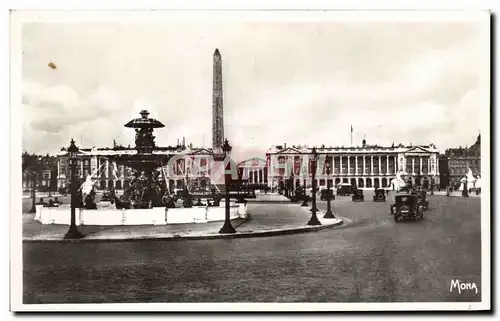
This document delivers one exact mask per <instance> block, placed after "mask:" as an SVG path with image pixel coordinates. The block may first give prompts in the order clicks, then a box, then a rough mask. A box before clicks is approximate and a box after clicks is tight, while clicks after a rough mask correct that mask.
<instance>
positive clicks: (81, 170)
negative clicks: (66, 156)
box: [80, 159, 84, 177]
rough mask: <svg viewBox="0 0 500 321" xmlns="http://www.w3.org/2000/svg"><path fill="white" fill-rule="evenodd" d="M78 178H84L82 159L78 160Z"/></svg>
mask: <svg viewBox="0 0 500 321" xmlns="http://www.w3.org/2000/svg"><path fill="white" fill-rule="evenodd" d="M80 177H84V176H83V159H80Z"/></svg>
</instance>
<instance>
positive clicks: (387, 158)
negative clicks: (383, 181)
mask: <svg viewBox="0 0 500 321" xmlns="http://www.w3.org/2000/svg"><path fill="white" fill-rule="evenodd" d="M385 162H386V163H385V164H386V165H387V171H386V175H389V155H387V157H386V160H385Z"/></svg>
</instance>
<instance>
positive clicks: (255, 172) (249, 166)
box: [238, 157, 268, 185]
mask: <svg viewBox="0 0 500 321" xmlns="http://www.w3.org/2000/svg"><path fill="white" fill-rule="evenodd" d="M238 169H240V170H241V172H242V175H241V178H242V179H243V180H245V181H248V183H249V184H265V185H268V180H267V166H266V161H265V160H264V159H262V158H258V157H252V158H249V159H247V160H244V161H242V162H239V163H238Z"/></svg>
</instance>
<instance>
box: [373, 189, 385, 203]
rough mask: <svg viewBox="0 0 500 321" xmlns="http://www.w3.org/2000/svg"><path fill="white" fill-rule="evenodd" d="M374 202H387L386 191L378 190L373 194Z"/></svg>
mask: <svg viewBox="0 0 500 321" xmlns="http://www.w3.org/2000/svg"><path fill="white" fill-rule="evenodd" d="M373 201H374V202H385V190H384V189H381V188H377V189H376V190H375V192H374V193H373Z"/></svg>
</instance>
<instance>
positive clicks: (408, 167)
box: [406, 157, 413, 174]
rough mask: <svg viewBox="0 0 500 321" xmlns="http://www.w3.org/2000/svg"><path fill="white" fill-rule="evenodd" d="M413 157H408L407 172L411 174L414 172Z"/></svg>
mask: <svg viewBox="0 0 500 321" xmlns="http://www.w3.org/2000/svg"><path fill="white" fill-rule="evenodd" d="M412 161H413V157H406V172H407V173H408V174H411V173H412V172H413V167H412V166H413V163H412Z"/></svg>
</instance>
